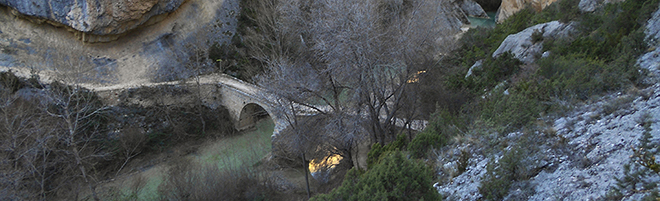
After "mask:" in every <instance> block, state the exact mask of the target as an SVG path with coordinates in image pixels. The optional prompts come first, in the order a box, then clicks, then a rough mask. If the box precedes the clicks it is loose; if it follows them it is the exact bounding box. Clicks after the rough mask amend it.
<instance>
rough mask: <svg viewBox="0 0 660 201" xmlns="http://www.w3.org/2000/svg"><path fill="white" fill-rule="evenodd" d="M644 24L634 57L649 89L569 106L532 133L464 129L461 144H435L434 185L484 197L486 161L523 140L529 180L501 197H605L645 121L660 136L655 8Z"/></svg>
mask: <svg viewBox="0 0 660 201" xmlns="http://www.w3.org/2000/svg"><path fill="white" fill-rule="evenodd" d="M646 29H647V31H646V34H647V41H650V45H651V46H652V48H651V49H650V50H649V52H648V53H646V54H644V55H642V56H640V58H639V59H638V64H639V65H640V67H641V70H643V71H644V72H648V73H647V78H646V80H645V81H644V82H645V84H647V86H648V87H647V88H644V89H637V88H631V89H629V90H627V91H625V92H619V93H614V94H610V95H608V96H604V97H602V98H600V99H598V100H595V101H593V102H589V103H584V104H583V105H579V106H574V107H573V109H572V110H571V111H570V112H566V113H565V114H564V115H562V116H559V117H545V118H544V119H540V120H539V122H545V123H539V124H540V126H539V127H545V129H542V130H541V131H536V132H534V133H531V134H529V133H527V134H525V133H521V132H515V133H510V134H508V135H506V137H497V134H492V135H491V134H488V135H487V136H486V137H485V138H484V137H470V136H467V137H466V140H463V141H464V142H463V143H460V144H457V145H453V147H449V148H445V149H443V150H440V152H441V154H439V156H442V157H438V159H437V160H438V167H441V168H440V175H439V177H440V178H442V180H443V181H441V182H439V183H437V184H436V185H435V187H436V188H437V189H438V191H439V192H440V193H441V194H443V195H445V196H447V198H448V200H478V199H481V198H483V196H482V195H481V194H480V192H479V188H480V185H482V183H483V178H484V175H485V174H486V172H487V166H488V164H489V163H493V161H501V160H504V158H503V155H504V153H505V152H509V151H511V150H513V149H515V147H526V148H525V151H522V152H517V153H519V155H518V156H516V157H520V159H519V160H520V161H519V162H520V163H521V164H523V166H524V167H526V168H527V169H526V172H527V174H526V175H525V176H523V177H522V178H527V179H524V180H518V181H515V182H514V183H513V184H512V186H511V188H510V190H509V191H508V193H507V196H506V197H505V200H601V199H604V198H605V196H606V195H607V194H608V192H610V191H611V190H612V189H613V188H614V187H616V186H617V184H618V183H619V182H618V181H617V180H616V179H620V178H623V177H624V171H623V170H624V166H625V165H627V164H631V155H633V148H637V147H638V146H639V145H640V137H641V136H642V135H643V133H644V132H646V130H645V128H644V126H643V125H644V124H646V123H650V127H649V128H650V132H649V133H650V135H651V136H652V137H651V142H655V143H657V142H659V141H660V83H658V78H660V56H659V55H660V48H658V47H660V45H659V43H658V42H657V41H660V40H659V39H660V34H659V33H660V32H659V31H658V30H660V10H658V11H656V12H655V13H654V15H653V17H652V18H651V19H650V20H649V21H648V25H647V27H646ZM526 31H527V30H526ZM523 32H525V31H523ZM518 34H521V33H518ZM461 158H463V160H461ZM465 158H469V159H465ZM461 161H463V162H461ZM656 162H657V160H656ZM461 163H466V164H467V165H466V166H467V167H466V168H465V171H464V172H460V171H459V169H458V167H459V166H460V165H461ZM647 181H650V182H655V183H658V182H660V176H657V175H655V176H654V175H651V176H650V177H648V178H647ZM645 195H648V192H640V191H632V192H629V193H628V194H626V195H625V196H623V200H640V199H642V198H643V197H644V196H645Z"/></svg>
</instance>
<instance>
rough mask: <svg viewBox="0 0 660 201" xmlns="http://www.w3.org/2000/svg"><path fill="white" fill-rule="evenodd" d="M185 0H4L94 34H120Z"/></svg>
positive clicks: (16, 9)
mask: <svg viewBox="0 0 660 201" xmlns="http://www.w3.org/2000/svg"><path fill="white" fill-rule="evenodd" d="M184 1H185V0H0V4H2V5H5V6H8V7H10V8H12V9H13V12H14V13H16V14H21V15H24V16H28V17H34V18H39V19H42V20H46V21H48V22H49V23H51V24H61V25H65V26H68V27H71V28H72V29H74V30H76V31H80V32H83V33H85V34H91V35H118V34H122V33H125V32H127V31H129V30H131V29H134V28H136V27H138V26H140V25H142V24H145V23H147V22H148V21H149V20H150V19H152V18H154V19H155V18H158V17H157V16H159V15H162V14H166V13H170V12H172V11H174V10H176V9H177V8H178V7H179V6H180V5H181V4H182V3H183V2H184Z"/></svg>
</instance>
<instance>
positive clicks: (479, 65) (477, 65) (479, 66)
mask: <svg viewBox="0 0 660 201" xmlns="http://www.w3.org/2000/svg"><path fill="white" fill-rule="evenodd" d="M483 63H484V60H483V59H481V60H479V61H477V62H474V65H472V67H470V70H468V72H467V74H465V79H467V78H468V77H470V76H472V73H473V72H474V71H476V70H481V69H482V65H483Z"/></svg>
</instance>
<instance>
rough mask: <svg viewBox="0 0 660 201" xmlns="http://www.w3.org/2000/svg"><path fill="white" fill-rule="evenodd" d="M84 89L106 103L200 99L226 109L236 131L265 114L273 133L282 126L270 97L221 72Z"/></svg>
mask: <svg viewBox="0 0 660 201" xmlns="http://www.w3.org/2000/svg"><path fill="white" fill-rule="evenodd" d="M85 87H87V86H85ZM88 88H92V89H94V90H96V92H97V94H98V95H99V96H100V97H101V99H102V100H104V101H105V102H106V103H107V104H110V105H115V104H119V103H122V102H124V103H131V104H139V105H142V106H149V105H156V104H159V105H166V106H167V105H177V104H178V105H181V104H189V103H193V102H194V101H198V100H201V101H202V102H203V104H204V105H206V106H209V107H211V108H217V107H219V106H224V107H225V108H227V110H229V115H230V116H231V119H232V121H233V123H234V127H235V128H236V129H237V130H239V131H240V130H246V129H250V128H253V127H254V126H255V125H256V123H257V121H258V120H259V119H261V118H263V117H266V116H268V117H270V118H271V119H272V120H273V122H274V123H275V128H274V131H273V135H274V136H275V135H277V134H279V132H280V131H281V130H283V129H284V128H286V123H284V122H283V120H284V118H283V116H282V115H281V114H280V113H279V112H278V110H277V108H276V107H278V105H277V104H275V102H276V101H275V100H272V99H274V98H273V97H268V96H267V95H265V94H264V93H263V89H261V88H259V87H258V86H256V85H253V84H250V83H247V82H244V81H242V80H239V79H236V78H234V77H231V76H229V75H225V74H217V75H209V76H202V77H199V79H193V80H189V81H187V82H180V81H177V82H162V83H149V84H143V85H139V86H111V87H88ZM145 91H146V92H145Z"/></svg>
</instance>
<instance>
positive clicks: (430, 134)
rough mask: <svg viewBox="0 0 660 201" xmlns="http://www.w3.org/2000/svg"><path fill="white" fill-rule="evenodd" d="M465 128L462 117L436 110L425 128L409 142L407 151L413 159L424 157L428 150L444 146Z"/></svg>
mask: <svg viewBox="0 0 660 201" xmlns="http://www.w3.org/2000/svg"><path fill="white" fill-rule="evenodd" d="M465 127H466V123H465V119H463V116H462V115H457V114H452V113H450V112H449V111H447V110H445V109H442V108H438V110H437V111H436V112H435V113H434V114H433V116H432V117H431V121H430V122H429V124H428V125H427V126H426V128H425V129H424V130H423V131H422V132H420V133H418V134H417V135H416V136H415V138H413V140H412V141H410V144H408V151H410V154H411V155H412V157H413V158H421V157H424V156H426V153H427V152H428V151H429V150H430V149H432V148H440V147H442V146H445V145H446V144H447V143H449V142H450V140H451V138H452V137H454V136H456V135H458V134H459V133H461V132H462V131H461V130H464V129H465Z"/></svg>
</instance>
